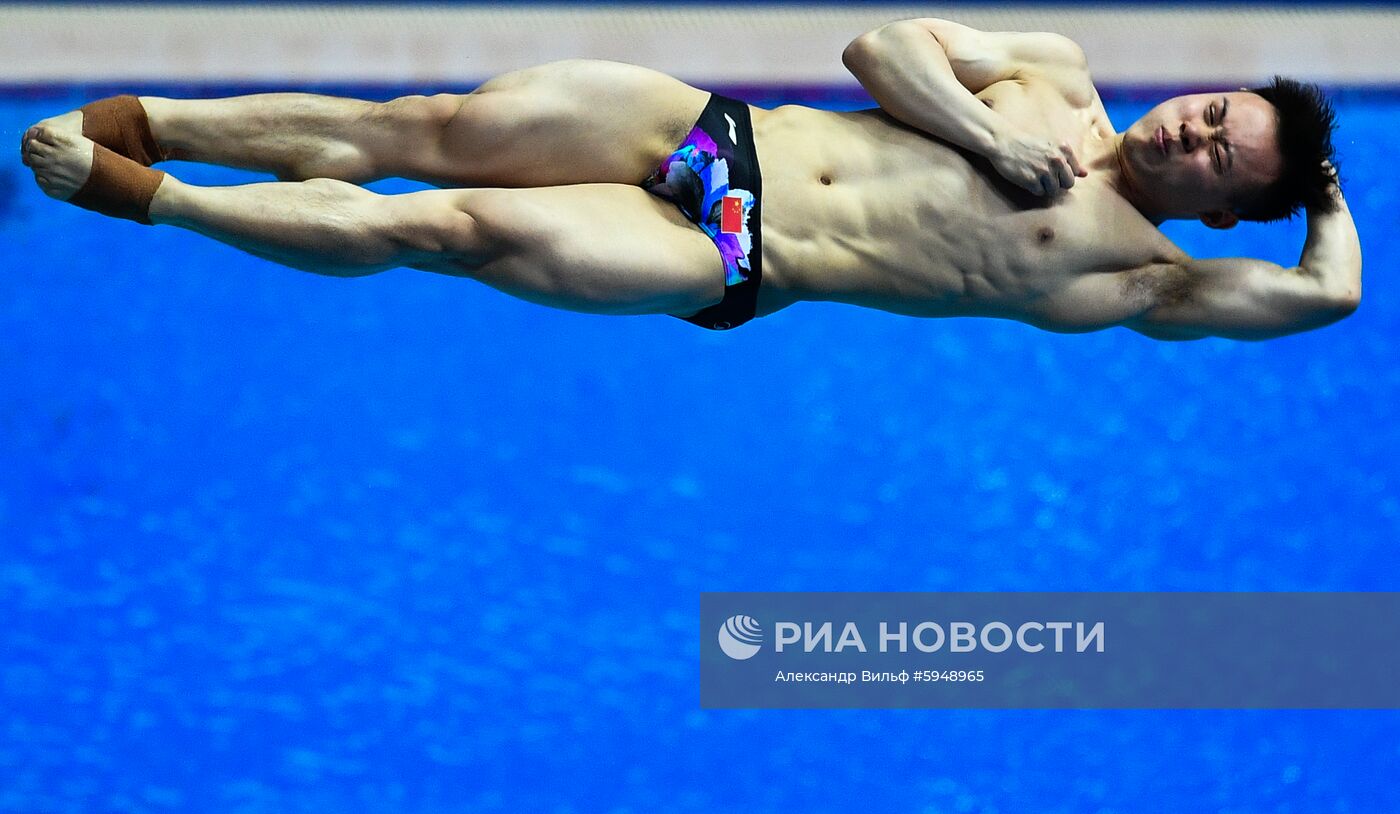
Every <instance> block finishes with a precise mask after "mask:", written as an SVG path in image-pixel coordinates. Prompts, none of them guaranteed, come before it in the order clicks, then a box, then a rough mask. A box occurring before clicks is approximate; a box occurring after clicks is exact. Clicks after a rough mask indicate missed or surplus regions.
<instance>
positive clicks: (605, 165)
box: [439, 60, 709, 187]
mask: <svg viewBox="0 0 1400 814" xmlns="http://www.w3.org/2000/svg"><path fill="white" fill-rule="evenodd" d="M708 98H709V94H708V93H706V92H704V91H701V90H697V89H696V88H692V87H690V86H689V85H687V84H685V83H684V82H681V81H679V80H677V79H674V78H672V77H670V76H667V75H665V74H663V73H659V72H657V71H653V70H650V69H647V68H641V67H638V66H636V65H626V64H623V63H619V62H604V61H599V60H567V61H563V62H554V63H550V64H547V65H540V66H537V67H533V68H527V69H525V70H521V71H515V72H512V73H508V74H504V75H502V76H500V77H497V78H495V79H492V80H491V81H489V82H487V83H486V84H484V85H482V86H481V87H480V88H478V89H477V90H476V91H474V92H473V93H471V94H468V95H467V96H464V97H462V103H461V107H460V109H459V110H458V112H457V114H456V115H455V116H453V117H452V119H451V120H450V121H449V122H448V124H447V126H446V128H445V129H444V131H443V133H442V138H441V145H440V151H439V152H440V155H439V163H440V172H441V174H442V176H443V179H444V180H446V181H449V182H455V183H457V184H459V185H470V186H500V187H535V186H555V185H561V184H581V183H618V184H636V183H639V182H640V181H641V180H642V179H644V178H646V176H647V175H648V174H649V173H651V171H652V170H654V169H655V168H656V165H657V164H658V163H660V161H661V160H662V159H663V158H665V157H666V156H667V155H669V154H670V152H671V151H672V150H674V149H675V148H676V145H677V144H679V143H680V141H681V139H682V138H684V136H685V134H686V133H688V132H689V131H690V128H691V126H692V125H694V123H695V120H696V119H697V118H698V117H699V116H700V111H701V110H702V109H704V107H705V102H706V100H707V99H708Z"/></svg>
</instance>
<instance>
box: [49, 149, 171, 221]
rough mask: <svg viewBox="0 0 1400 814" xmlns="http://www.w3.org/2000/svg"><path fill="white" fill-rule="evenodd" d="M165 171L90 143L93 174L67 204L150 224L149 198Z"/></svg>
mask: <svg viewBox="0 0 1400 814" xmlns="http://www.w3.org/2000/svg"><path fill="white" fill-rule="evenodd" d="M163 180H165V173H163V172H161V171H160V170H153V169H151V168H149V167H143V166H141V165H140V164H137V163H136V162H135V161H132V160H131V159H129V158H127V157H125V156H120V155H117V154H116V153H114V152H112V151H111V150H109V149H107V148H106V147H103V146H102V145H101V144H94V145H92V174H91V175H89V176H88V179H87V183H86V184H83V188H82V189H80V190H78V192H77V194H75V195H74V196H73V197H71V198H69V199H68V203H71V204H73V205H75V206H81V207H82V208H84V209H91V210H92V211H94V212H101V213H102V214H104V215H111V216H112V217H114V218H126V219H127V220H134V221H136V222H137V223H145V224H150V222H151V199H152V198H154V197H155V196H156V190H157V189H159V188H160V182H161V181H163Z"/></svg>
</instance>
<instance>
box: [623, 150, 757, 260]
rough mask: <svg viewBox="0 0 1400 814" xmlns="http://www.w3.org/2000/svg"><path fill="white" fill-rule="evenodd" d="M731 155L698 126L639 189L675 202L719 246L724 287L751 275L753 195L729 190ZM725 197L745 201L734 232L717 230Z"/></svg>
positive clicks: (738, 190) (742, 190) (739, 190)
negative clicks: (739, 226) (750, 232)
mask: <svg viewBox="0 0 1400 814" xmlns="http://www.w3.org/2000/svg"><path fill="white" fill-rule="evenodd" d="M732 158H733V154H732V153H731V152H730V151H729V150H727V149H724V150H722V149H721V148H720V147H719V145H717V144H715V140H714V139H713V138H711V137H710V135H709V134H708V133H706V132H705V131H704V130H701V129H700V128H699V127H696V128H694V129H693V130H691V131H690V135H688V136H686V137H685V141H683V142H682V143H681V146H680V147H679V148H677V149H676V151H675V152H674V153H671V155H670V156H669V157H668V158H667V159H666V160H665V161H662V162H661V166H659V167H657V168H656V171H655V172H653V173H652V174H651V176H650V177H648V178H647V179H646V180H645V181H643V182H642V188H643V189H645V190H647V191H648V192H650V193H652V194H653V195H656V196H658V197H661V198H664V199H666V200H668V201H670V202H671V203H673V204H675V205H676V206H678V207H679V208H680V210H681V212H682V213H684V214H685V216H686V217H687V218H688V219H689V220H690V221H691V222H692V223H694V224H696V225H697V226H699V227H700V228H701V229H702V230H704V232H705V234H706V235H708V236H709V238H710V240H711V241H713V242H714V244H715V246H717V247H718V248H719V253H720V256H721V257H722V258H724V284H725V286H731V285H735V284H737V283H742V282H743V281H745V280H747V279H748V278H749V275H748V272H749V270H750V266H749V252H751V251H752V250H753V238H752V236H751V235H750V234H749V213H750V211H751V210H752V209H753V194H752V193H750V192H749V191H748V190H745V189H732V188H730V186H729V160H730V159H732ZM725 197H734V198H738V199H739V200H740V201H742V203H743V220H742V224H741V228H740V230H739V231H738V232H737V233H728V232H722V231H720V221H721V217H722V212H723V210H724V199H725Z"/></svg>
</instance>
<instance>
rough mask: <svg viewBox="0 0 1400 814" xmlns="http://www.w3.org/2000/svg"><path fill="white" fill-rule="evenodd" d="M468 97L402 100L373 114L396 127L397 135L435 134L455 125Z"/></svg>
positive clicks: (385, 104)
mask: <svg viewBox="0 0 1400 814" xmlns="http://www.w3.org/2000/svg"><path fill="white" fill-rule="evenodd" d="M466 99H467V97H466V96H460V95H458V94H454V93H437V94H434V95H432V96H416V95H414V96H400V97H398V98H397V99H390V100H389V101H387V102H382V103H380V104H379V105H378V107H377V108H376V110H375V112H374V113H373V114H372V115H374V116H375V117H376V118H378V119H380V120H382V121H387V122H389V123H390V124H392V125H393V126H394V128H395V130H397V131H402V130H405V129H406V130H408V131H411V132H418V133H425V134H429V135H431V134H435V133H441V132H442V131H443V130H445V129H447V127H448V126H449V125H451V124H452V120H453V119H455V118H456V117H457V114H458V113H459V112H460V111H461V109H462V104H463V102H464V101H465V100H466Z"/></svg>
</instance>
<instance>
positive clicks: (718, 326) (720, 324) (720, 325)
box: [715, 322, 734, 331]
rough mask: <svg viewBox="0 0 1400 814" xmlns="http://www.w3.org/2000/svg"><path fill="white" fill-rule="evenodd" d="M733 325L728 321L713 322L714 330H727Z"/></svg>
mask: <svg viewBox="0 0 1400 814" xmlns="http://www.w3.org/2000/svg"><path fill="white" fill-rule="evenodd" d="M733 327H734V326H733V325H730V324H729V323H728V322H716V323H715V330H716V331H727V330H729V329H730V328H733Z"/></svg>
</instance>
